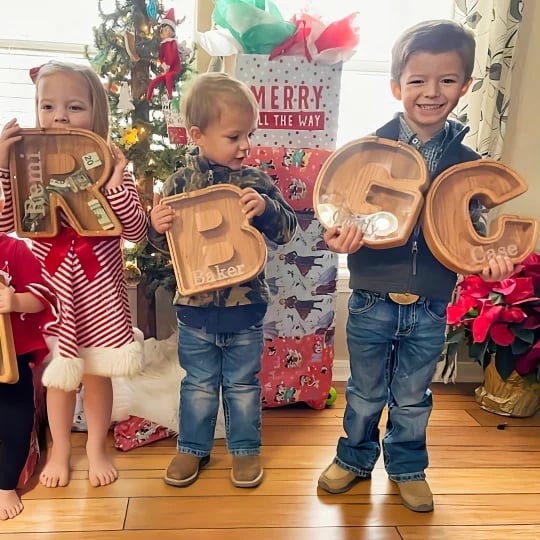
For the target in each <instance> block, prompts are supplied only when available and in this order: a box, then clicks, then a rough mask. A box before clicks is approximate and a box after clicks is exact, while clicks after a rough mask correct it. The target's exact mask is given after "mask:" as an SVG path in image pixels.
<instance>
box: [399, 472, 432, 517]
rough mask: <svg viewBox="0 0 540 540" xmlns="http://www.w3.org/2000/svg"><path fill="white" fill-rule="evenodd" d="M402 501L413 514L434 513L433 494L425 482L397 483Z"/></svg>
mask: <svg viewBox="0 0 540 540" xmlns="http://www.w3.org/2000/svg"><path fill="white" fill-rule="evenodd" d="M396 484H397V487H398V490H399V494H400V495H401V501H402V502H403V504H404V505H405V506H406V507H407V508H408V509H409V510H412V511H413V512H433V494H432V493H431V489H429V485H428V483H427V482H426V481H425V480H411V481H409V482H396Z"/></svg>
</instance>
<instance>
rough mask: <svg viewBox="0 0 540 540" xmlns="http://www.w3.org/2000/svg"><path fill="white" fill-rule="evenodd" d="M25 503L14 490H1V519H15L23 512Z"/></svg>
mask: <svg viewBox="0 0 540 540" xmlns="http://www.w3.org/2000/svg"><path fill="white" fill-rule="evenodd" d="M23 508H24V506H23V503H22V501H21V499H20V497H19V495H17V492H16V491H15V490H14V489H0V519H1V520H2V521H5V520H6V519H13V518H14V517H16V516H18V515H19V514H20V513H21V512H22V511H23Z"/></svg>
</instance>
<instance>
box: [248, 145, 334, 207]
mask: <svg viewBox="0 0 540 540" xmlns="http://www.w3.org/2000/svg"><path fill="white" fill-rule="evenodd" d="M331 153H332V152H330V151H329V150H320V149H314V148H287V147H284V146H278V147H271V146H255V147H253V148H252V149H251V153H250V155H249V156H248V158H247V159H246V160H245V162H244V163H245V164H246V165H251V166H252V167H257V168H259V169H261V170H263V171H264V172H265V173H266V174H268V176H270V178H272V180H273V181H274V184H275V185H276V186H277V187H278V188H279V190H280V191H281V193H282V194H283V196H284V197H285V199H286V200H287V202H288V203H289V204H290V205H291V208H292V209H293V210H296V211H299V212H306V211H313V188H314V186H315V179H316V178H317V175H318V174H319V171H320V170H321V167H322V166H323V163H324V162H325V161H326V159H327V158H328V157H329V156H330V155H331Z"/></svg>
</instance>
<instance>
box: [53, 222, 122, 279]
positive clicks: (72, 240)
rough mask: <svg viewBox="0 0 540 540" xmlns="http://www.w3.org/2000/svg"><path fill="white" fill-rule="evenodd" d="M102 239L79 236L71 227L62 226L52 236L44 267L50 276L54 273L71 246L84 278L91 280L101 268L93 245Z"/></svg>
mask: <svg viewBox="0 0 540 540" xmlns="http://www.w3.org/2000/svg"><path fill="white" fill-rule="evenodd" d="M103 240H104V239H103V238H96V237H88V236H80V235H78V234H77V233H76V232H75V231H74V230H73V229H72V228H70V227H64V228H63V229H62V231H61V232H60V234H58V235H57V236H55V237H54V241H53V242H54V243H53V245H52V247H51V250H50V251H49V253H48V254H47V256H46V257H45V268H46V269H47V271H48V272H49V274H50V275H51V276H52V275H54V274H55V273H56V271H57V270H58V268H59V267H60V265H61V264H62V261H63V260H65V258H66V256H67V254H68V253H69V251H70V249H71V248H72V247H73V251H74V252H75V254H76V255H77V257H78V259H79V262H80V263H81V266H82V269H83V272H84V273H85V275H86V278H87V279H88V281H92V280H93V279H94V278H95V277H96V275H97V273H98V272H99V271H100V270H101V264H100V263H99V260H98V258H97V256H96V254H95V252H94V246H95V245H96V244H98V243H99V242H102V241H103ZM111 240H112V238H111Z"/></svg>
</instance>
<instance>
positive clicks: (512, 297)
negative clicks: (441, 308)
mask: <svg viewBox="0 0 540 540" xmlns="http://www.w3.org/2000/svg"><path fill="white" fill-rule="evenodd" d="M448 324H449V325H451V327H452V331H451V332H450V333H449V335H448V340H447V341H448V344H449V346H451V345H452V344H453V345H456V344H457V343H459V342H460V341H461V340H462V339H465V340H466V343H467V344H468V346H469V356H470V357H471V358H473V359H475V360H476V361H478V362H479V363H480V364H481V365H482V366H483V367H484V368H485V367H486V366H487V364H488V363H489V362H490V361H491V359H492V358H493V359H494V361H495V367H496V368H497V371H498V372H499V375H500V376H501V378H502V379H503V380H506V379H507V377H508V376H509V375H510V374H511V373H512V372H513V371H514V370H515V371H516V372H517V373H519V374H520V375H521V376H525V375H533V374H534V375H535V376H536V378H537V379H538V380H539V381H540V254H538V253H532V254H531V255H529V256H528V257H527V258H526V259H525V260H524V261H523V263H522V264H520V265H518V266H516V268H515V271H514V273H513V274H512V275H511V276H510V277H509V278H508V279H505V280H503V281H496V282H487V281H484V280H483V279H482V278H481V277H480V276H479V275H471V276H467V277H465V278H464V279H463V280H462V281H461V282H460V284H459V286H458V292H457V299H456V301H455V302H454V303H453V304H451V305H450V306H448Z"/></svg>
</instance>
